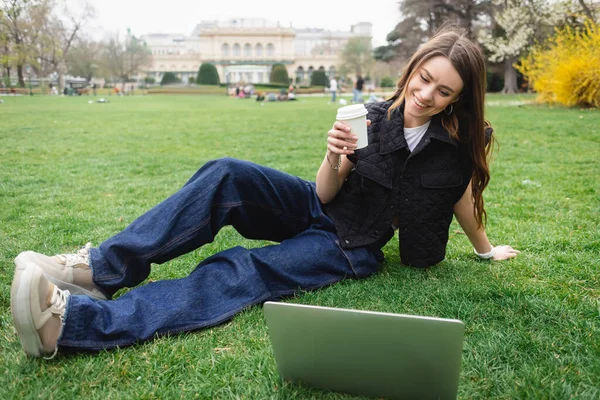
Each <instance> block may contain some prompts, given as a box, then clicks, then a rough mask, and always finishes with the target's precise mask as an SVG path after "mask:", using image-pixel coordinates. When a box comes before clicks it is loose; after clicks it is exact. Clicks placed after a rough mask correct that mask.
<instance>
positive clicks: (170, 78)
mask: <svg viewBox="0 0 600 400" xmlns="http://www.w3.org/2000/svg"><path fill="white" fill-rule="evenodd" d="M180 82H181V79H179V78H178V77H177V76H176V75H175V74H174V73H172V72H165V74H164V75H163V77H162V79H161V80H160V84H161V85H169V84H172V83H180Z"/></svg>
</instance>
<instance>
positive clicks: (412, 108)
mask: <svg viewBox="0 0 600 400" xmlns="http://www.w3.org/2000/svg"><path fill="white" fill-rule="evenodd" d="M462 88H463V81H462V79H461V78H460V75H459V74H458V72H457V71H456V69H455V68H454V66H453V65H452V63H451V62H450V60H448V59H447V58H446V57H444V56H436V57H433V58H430V59H429V60H427V61H425V62H424V63H423V64H421V66H420V67H419V68H417V70H416V71H415V72H414V73H413V76H412V77H411V78H410V80H409V81H408V84H407V85H406V91H405V106H404V126H405V127H407V128H414V127H416V126H421V125H423V124H425V123H427V121H429V120H430V119H431V117H433V116H434V115H436V114H439V113H440V112H442V111H443V110H444V109H445V108H446V107H447V106H448V105H449V104H451V103H454V102H455V101H456V100H457V99H458V96H459V94H460V92H461V90H462Z"/></svg>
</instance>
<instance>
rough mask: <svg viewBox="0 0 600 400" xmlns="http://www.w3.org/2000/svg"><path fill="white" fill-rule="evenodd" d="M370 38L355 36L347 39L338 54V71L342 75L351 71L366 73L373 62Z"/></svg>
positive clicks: (360, 73) (353, 72)
mask: <svg viewBox="0 0 600 400" xmlns="http://www.w3.org/2000/svg"><path fill="white" fill-rule="evenodd" d="M372 52H373V50H372V48H371V38H370V37H366V36H356V37H352V38H350V39H348V42H346V46H344V49H343V50H342V52H341V54H340V62H339V64H340V71H341V73H342V75H345V74H346V73H352V74H356V75H366V73H367V72H368V71H369V69H370V68H371V66H372V65H373V63H374V60H373V54H372Z"/></svg>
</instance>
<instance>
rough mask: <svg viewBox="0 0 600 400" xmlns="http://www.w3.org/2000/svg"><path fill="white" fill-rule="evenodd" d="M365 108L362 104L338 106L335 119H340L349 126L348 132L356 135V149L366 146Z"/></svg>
mask: <svg viewBox="0 0 600 400" xmlns="http://www.w3.org/2000/svg"><path fill="white" fill-rule="evenodd" d="M367 113H368V112H367V109H366V108H365V106H364V105H362V104H353V105H351V106H345V107H341V108H338V110H337V115H336V117H335V119H336V120H338V121H341V122H343V123H345V124H346V125H348V126H349V127H350V132H351V133H352V134H354V135H356V136H358V142H357V143H356V144H357V147H356V148H357V149H362V148H363V147H367V145H368V144H369V140H368V137H367Z"/></svg>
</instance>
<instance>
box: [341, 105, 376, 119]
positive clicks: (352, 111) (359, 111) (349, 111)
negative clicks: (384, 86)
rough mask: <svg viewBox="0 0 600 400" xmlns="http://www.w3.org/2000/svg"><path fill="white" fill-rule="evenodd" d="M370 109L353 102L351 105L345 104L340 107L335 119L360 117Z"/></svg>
mask: <svg viewBox="0 0 600 400" xmlns="http://www.w3.org/2000/svg"><path fill="white" fill-rule="evenodd" d="M367 113H368V111H367V109H366V108H365V106H364V105H362V104H352V105H351V106H345V107H341V108H338V110H337V116H336V117H335V119H337V120H338V121H343V120H346V119H352V118H358V117H362V116H363V115H367Z"/></svg>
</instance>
